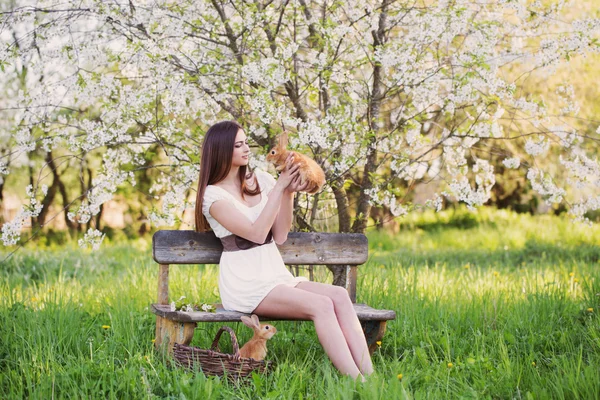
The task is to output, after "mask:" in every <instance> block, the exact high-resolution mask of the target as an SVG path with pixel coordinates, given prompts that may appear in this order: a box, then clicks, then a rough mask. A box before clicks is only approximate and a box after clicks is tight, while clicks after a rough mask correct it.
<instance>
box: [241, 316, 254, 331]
mask: <svg viewBox="0 0 600 400" xmlns="http://www.w3.org/2000/svg"><path fill="white" fill-rule="evenodd" d="M241 320H242V322H243V323H244V325H246V326H247V327H249V328H252V329H254V321H253V320H251V319H250V318H248V317H246V316H245V315H244V316H243V317H241Z"/></svg>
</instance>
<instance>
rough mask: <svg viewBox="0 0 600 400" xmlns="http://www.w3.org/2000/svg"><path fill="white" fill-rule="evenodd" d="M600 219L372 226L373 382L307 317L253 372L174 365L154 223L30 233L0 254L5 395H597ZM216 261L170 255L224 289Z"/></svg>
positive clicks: (203, 281) (211, 288)
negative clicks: (123, 234)
mask: <svg viewBox="0 0 600 400" xmlns="http://www.w3.org/2000/svg"><path fill="white" fill-rule="evenodd" d="M599 233H600V227H595V226H594V227H591V228H590V227H584V226H579V225H573V224H571V223H570V222H569V221H566V220H564V219H562V218H558V217H549V216H548V217H536V218H533V217H530V216H528V215H517V214H512V213H506V212H501V211H492V210H480V211H479V212H478V213H477V214H470V213H467V212H464V211H456V212H453V211H448V212H444V213H442V214H439V215H435V214H425V215H419V216H410V217H408V218H406V219H404V220H403V221H402V226H401V231H400V232H399V233H398V234H395V235H390V234H385V233H380V232H369V234H368V236H369V245H370V248H371V251H370V259H369V261H368V263H367V264H366V265H365V266H363V267H361V268H360V270H359V282H358V301H359V302H366V303H369V304H370V305H372V306H374V307H378V308H387V309H393V310H395V311H396V313H397V319H396V321H392V322H390V323H389V324H388V331H387V333H386V336H385V338H384V340H383V342H382V344H381V348H380V349H379V350H378V351H377V352H376V353H375V355H374V364H375V368H376V373H375V374H374V375H372V376H371V377H370V378H369V380H368V381H367V382H366V383H363V384H360V383H354V382H353V381H352V380H351V379H349V378H346V377H342V376H340V375H339V374H338V373H337V372H336V371H335V369H334V368H333V367H332V365H331V363H330V362H329V361H328V359H327V357H326V356H325V355H324V353H323V351H322V348H321V346H320V344H319V342H318V340H317V337H316V335H315V332H314V328H313V325H312V323H308V322H306V323H284V322H278V323H276V326H277V328H278V330H279V332H278V334H277V335H276V336H275V337H274V338H273V339H272V340H271V341H270V342H269V355H268V358H269V359H271V360H274V361H275V363H276V368H275V370H274V372H273V373H272V374H270V375H266V376H261V375H257V376H255V377H254V378H253V379H252V380H251V381H250V382H249V383H247V384H245V385H241V386H235V385H232V384H230V383H228V382H226V381H224V380H222V379H218V378H206V377H205V376H203V375H202V374H192V373H190V372H186V371H184V370H181V369H177V368H173V367H171V366H169V364H168V363H167V362H166V360H164V359H163V358H162V357H161V355H160V354H159V353H156V352H155V351H154V350H153V343H152V340H153V337H154V321H155V320H154V316H153V315H152V314H151V313H150V312H149V311H148V305H149V304H150V303H152V302H153V301H155V297H156V280H157V270H158V268H157V265H156V264H155V263H154V262H153V261H152V258H151V255H150V251H149V250H148V246H149V243H148V241H149V239H139V240H137V241H134V242H130V243H125V244H108V245H106V246H104V247H103V248H102V249H101V250H100V251H98V252H93V253H89V252H86V251H82V250H79V249H77V248H76V247H75V246H66V247H63V248H60V249H39V248H38V249H36V248H34V247H31V248H26V249H22V250H20V251H19V252H17V253H16V254H15V255H14V256H13V257H12V258H10V259H9V260H8V261H6V262H5V263H4V264H2V265H1V266H0V268H1V269H0V271H1V274H2V282H1V284H0V393H1V394H0V397H2V398H9V399H12V398H24V397H25V398H39V399H51V398H77V399H80V398H102V399H104V398H119V399H133V398H172V399H193V398H198V399H213V398H245V399H255V398H277V399H280V398H281V399H288V398H290V399H304V398H315V399H324V398H327V399H352V398H356V399H363V398H364V399H390V398H416V399H420V398H432V399H439V398H490V399H496V398H503V399H504V398H515V399H540V398H557V399H561V398H567V399H571V398H582V399H594V398H600V319H599V318H598V312H599V311H600V310H599V308H600V272H599V269H598V262H599V259H600V247H599V246H598V245H599V243H600V235H599ZM318 275H319V276H320V278H321V279H325V280H327V279H328V277H327V275H326V274H325V273H324V272H323V273H321V274H318ZM217 276H218V270H217V268H216V267H215V266H176V267H172V268H171V286H170V287H171V297H179V296H180V295H185V296H187V297H188V298H189V299H193V300H196V301H204V302H217V301H218V292H217V284H216V282H217ZM229 325H230V326H232V327H233V328H234V330H235V331H236V332H237V334H238V338H239V339H240V341H241V342H244V341H245V340H246V339H248V338H249V337H250V332H249V329H247V328H246V327H245V326H243V325H242V324H241V323H240V324H235V323H234V324H229ZM219 326H220V325H218V324H204V325H201V326H199V327H198V329H197V330H196V335H195V337H194V341H193V342H192V343H193V344H194V345H197V346H200V347H204V348H207V347H209V346H210V342H211V341H212V339H213V337H214V335H215V333H216V331H217V329H218V328H219ZM223 344H224V346H223V347H224V350H226V351H230V349H231V347H230V346H229V344H228V343H226V341H223Z"/></svg>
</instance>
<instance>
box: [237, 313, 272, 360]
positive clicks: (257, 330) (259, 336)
mask: <svg viewBox="0 0 600 400" xmlns="http://www.w3.org/2000/svg"><path fill="white" fill-rule="evenodd" d="M242 322H243V323H244V325H246V326H248V327H250V328H252V330H253V331H254V336H252V339H250V340H248V342H247V343H246V344H245V345H243V346H242V348H241V349H240V356H241V357H245V358H254V359H255V360H256V361H262V360H263V359H264V358H265V356H266V355H267V340H269V339H271V338H272V337H273V335H275V334H276V333H277V328H275V327H274V326H273V325H269V324H261V323H259V321H258V317H257V316H256V315H255V314H252V316H251V317H250V318H248V317H246V316H243V317H242Z"/></svg>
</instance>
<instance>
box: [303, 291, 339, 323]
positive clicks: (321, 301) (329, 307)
mask: <svg viewBox="0 0 600 400" xmlns="http://www.w3.org/2000/svg"><path fill="white" fill-rule="evenodd" d="M309 314H310V317H311V319H312V320H313V321H314V320H315V319H317V318H322V317H330V316H335V307H334V305H333V300H332V299H330V298H329V297H327V296H322V295H315V296H313V299H312V301H311V304H310V305H309Z"/></svg>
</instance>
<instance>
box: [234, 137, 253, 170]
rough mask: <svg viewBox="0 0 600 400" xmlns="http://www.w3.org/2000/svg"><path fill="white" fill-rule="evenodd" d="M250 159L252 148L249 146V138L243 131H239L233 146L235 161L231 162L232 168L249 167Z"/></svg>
mask: <svg viewBox="0 0 600 400" xmlns="http://www.w3.org/2000/svg"><path fill="white" fill-rule="evenodd" d="M249 158H250V147H249V146H248V138H247V137H246V134H245V133H244V131H243V130H242V129H239V130H238V132H237V135H236V136H235V143H234V144H233V159H232V160H231V166H232V167H240V166H242V165H248V159H249Z"/></svg>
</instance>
